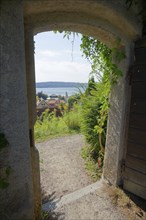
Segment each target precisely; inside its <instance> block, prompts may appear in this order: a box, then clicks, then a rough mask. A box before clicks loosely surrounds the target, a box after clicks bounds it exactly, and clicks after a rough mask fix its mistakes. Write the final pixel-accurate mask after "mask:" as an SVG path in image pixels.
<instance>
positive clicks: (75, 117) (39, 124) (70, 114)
mask: <svg viewBox="0 0 146 220" xmlns="http://www.w3.org/2000/svg"><path fill="white" fill-rule="evenodd" d="M80 114H81V113H80V106H79V105H75V106H74V107H73V108H72V109H71V110H70V111H69V110H65V111H64V113H63V115H62V116H61V117H56V114H55V112H52V113H48V110H46V111H45V112H44V113H43V114H42V117H41V118H39V117H38V118H37V121H36V124H35V130H34V134H35V140H36V142H39V141H43V140H46V139H49V138H52V137H56V136H62V135H65V134H73V133H79V132H80V126H81V120H80V119H81V117H80Z"/></svg>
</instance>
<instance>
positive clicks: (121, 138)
mask: <svg viewBox="0 0 146 220" xmlns="http://www.w3.org/2000/svg"><path fill="white" fill-rule="evenodd" d="M133 51H134V44H133V43H132V42H131V43H127V44H126V45H125V55H126V59H124V60H123V61H122V62H121V63H120V64H119V69H120V70H121V71H122V73H123V77H121V78H119V81H118V83H117V84H116V85H114V86H113V88H112V91H111V97H110V110H109V115H108V126H107V137H106V151H105V159H104V170H103V177H104V178H105V179H107V180H108V181H109V182H110V183H112V184H113V185H120V184H122V168H123V167H122V166H123V161H124V159H125V152H126V143H127V129H128V126H127V125H128V120H129V108H130V96H131V87H130V85H129V80H130V78H129V66H130V65H132V63H133V62H134V52H133Z"/></svg>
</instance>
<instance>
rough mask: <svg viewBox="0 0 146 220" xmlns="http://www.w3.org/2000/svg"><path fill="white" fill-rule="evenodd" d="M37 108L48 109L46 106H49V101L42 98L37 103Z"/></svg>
mask: <svg viewBox="0 0 146 220" xmlns="http://www.w3.org/2000/svg"><path fill="white" fill-rule="evenodd" d="M36 107H37V109H43V108H44V109H46V108H48V107H49V106H48V103H47V102H46V101H45V100H44V99H42V100H41V101H39V102H38V103H37V106H36Z"/></svg>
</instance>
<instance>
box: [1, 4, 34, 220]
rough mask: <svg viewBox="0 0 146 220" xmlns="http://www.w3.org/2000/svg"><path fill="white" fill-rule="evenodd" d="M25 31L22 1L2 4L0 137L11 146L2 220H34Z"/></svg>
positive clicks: (4, 158)
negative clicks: (2, 136)
mask: <svg viewBox="0 0 146 220" xmlns="http://www.w3.org/2000/svg"><path fill="white" fill-rule="evenodd" d="M23 27H24V25H23V8H22V1H21V0H13V1H11V0H2V1H0V133H3V134H5V137H6V139H7V140H8V142H9V145H8V146H7V147H5V148H3V149H2V150H0V178H3V177H5V174H6V169H7V168H9V175H8V177H7V178H6V181H7V182H8V183H9V185H8V186H7V187H6V188H5V189H1V188H0V219H1V220H7V219H11V220H20V219H23V220H33V219H34V208H33V190H32V170H31V159H30V144H29V130H28V106H27V97H26V75H25V53H24V30H23ZM7 171H8V170H7Z"/></svg>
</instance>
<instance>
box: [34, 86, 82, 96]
mask: <svg viewBox="0 0 146 220" xmlns="http://www.w3.org/2000/svg"><path fill="white" fill-rule="evenodd" d="M41 91H42V92H43V93H44V94H47V95H48V96H50V95H52V94H56V95H61V96H65V95H66V92H67V94H68V96H71V95H73V94H75V93H77V92H78V91H79V90H78V88H75V87H60V88H59V87H58V88H36V93H38V92H41ZM81 91H83V89H81Z"/></svg>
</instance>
